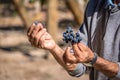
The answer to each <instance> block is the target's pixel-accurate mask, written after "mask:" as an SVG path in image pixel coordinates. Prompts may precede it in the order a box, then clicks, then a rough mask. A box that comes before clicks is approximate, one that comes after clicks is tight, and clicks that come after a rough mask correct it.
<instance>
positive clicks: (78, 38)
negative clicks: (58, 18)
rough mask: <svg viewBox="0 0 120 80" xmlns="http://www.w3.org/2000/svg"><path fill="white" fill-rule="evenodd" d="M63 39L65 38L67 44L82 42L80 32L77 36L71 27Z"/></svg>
mask: <svg viewBox="0 0 120 80" xmlns="http://www.w3.org/2000/svg"><path fill="white" fill-rule="evenodd" d="M63 37H64V39H63V41H65V42H66V43H68V42H71V44H73V43H79V42H80V41H81V40H82V38H81V36H80V34H79V33H78V32H77V33H75V34H74V33H73V30H72V28H71V27H67V30H66V32H64V33H63Z"/></svg>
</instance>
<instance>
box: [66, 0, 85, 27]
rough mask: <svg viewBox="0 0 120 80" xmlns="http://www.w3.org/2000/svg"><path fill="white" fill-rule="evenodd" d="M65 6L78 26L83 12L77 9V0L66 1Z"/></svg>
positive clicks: (81, 20)
mask: <svg viewBox="0 0 120 80" xmlns="http://www.w3.org/2000/svg"><path fill="white" fill-rule="evenodd" d="M66 3H67V5H68V6H69V8H70V9H71V11H72V13H73V15H74V17H75V20H76V21H77V23H78V24H79V25H80V24H82V22H83V10H82V9H81V8H80V7H79V6H80V5H79V3H78V1H77V0H66Z"/></svg>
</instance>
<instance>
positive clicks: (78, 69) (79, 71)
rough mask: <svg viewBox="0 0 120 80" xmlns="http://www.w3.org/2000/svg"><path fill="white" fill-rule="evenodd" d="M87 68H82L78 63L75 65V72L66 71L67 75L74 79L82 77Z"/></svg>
mask: <svg viewBox="0 0 120 80" xmlns="http://www.w3.org/2000/svg"><path fill="white" fill-rule="evenodd" d="M86 70H87V68H86V66H84V65H83V64H81V63H79V64H77V66H76V68H75V70H73V71H68V73H69V74H70V75H71V76H74V77H80V76H81V75H83V74H84V73H85V72H86Z"/></svg>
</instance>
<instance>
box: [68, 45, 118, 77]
mask: <svg viewBox="0 0 120 80" xmlns="http://www.w3.org/2000/svg"><path fill="white" fill-rule="evenodd" d="M73 50H74V54H75V55H71V56H72V57H73V56H74V57H75V58H76V59H71V56H66V58H67V59H68V60H67V61H68V62H69V63H70V62H75V63H89V62H91V61H92V60H93V58H94V53H93V52H92V51H91V50H90V48H88V47H87V46H85V45H84V44H82V43H78V44H73ZM93 67H94V68H95V69H97V70H98V71H100V72H102V73H103V74H105V75H106V76H108V77H110V78H113V77H116V78H118V79H120V68H119V65H118V63H115V62H111V61H108V60H105V59H103V58H100V57H98V58H97V60H96V62H95V63H94V64H93Z"/></svg>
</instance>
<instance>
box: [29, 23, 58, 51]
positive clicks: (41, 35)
mask: <svg viewBox="0 0 120 80" xmlns="http://www.w3.org/2000/svg"><path fill="white" fill-rule="evenodd" d="M27 36H28V39H29V41H30V42H31V44H32V45H33V46H35V47H38V48H42V49H47V50H52V49H54V48H55V46H56V43H55V42H54V40H53V39H52V37H51V35H50V34H49V33H48V32H47V31H46V29H45V28H44V27H43V25H42V24H41V23H38V24H37V25H36V24H34V23H33V24H32V25H31V26H30V28H29V29H28V31H27Z"/></svg>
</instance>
